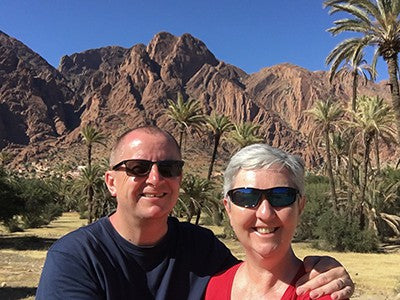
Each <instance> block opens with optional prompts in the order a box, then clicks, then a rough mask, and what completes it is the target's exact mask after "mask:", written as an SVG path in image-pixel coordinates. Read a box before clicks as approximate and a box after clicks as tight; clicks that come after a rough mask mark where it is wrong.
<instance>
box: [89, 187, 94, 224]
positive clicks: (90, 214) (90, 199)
mask: <svg viewBox="0 0 400 300" xmlns="http://www.w3.org/2000/svg"><path fill="white" fill-rule="evenodd" d="M93 195H94V191H93V187H92V186H91V185H90V186H89V187H88V220H89V224H91V223H92V222H93Z"/></svg>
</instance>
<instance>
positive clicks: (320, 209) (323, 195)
mask: <svg viewBox="0 0 400 300" xmlns="http://www.w3.org/2000/svg"><path fill="white" fill-rule="evenodd" d="M305 194H306V198H307V202H306V207H305V209H304V211H303V214H302V216H301V221H300V223H299V225H298V227H297V230H296V235H295V240H307V239H316V238H317V237H318V235H317V232H316V226H317V224H318V223H319V221H320V219H321V216H322V215H323V214H324V213H325V212H326V211H328V210H330V205H329V181H328V179H327V178H326V177H323V176H317V175H313V174H310V175H307V177H306V185H305Z"/></svg>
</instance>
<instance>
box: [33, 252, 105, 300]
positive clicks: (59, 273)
mask: <svg viewBox="0 0 400 300" xmlns="http://www.w3.org/2000/svg"><path fill="white" fill-rule="evenodd" d="M36 299H37V300H40V299H60V300H61V299H99V293H98V292H96V286H95V284H94V282H93V280H92V279H91V278H90V276H89V274H88V273H87V270H86V268H85V267H83V266H82V264H81V262H80V260H79V259H77V258H74V257H73V256H71V255H69V254H67V253H62V252H58V251H51V250H50V251H49V252H48V253H47V258H46V261H45V264H44V267H43V271H42V274H41V277H40V282H39V286H38V289H37V292H36Z"/></svg>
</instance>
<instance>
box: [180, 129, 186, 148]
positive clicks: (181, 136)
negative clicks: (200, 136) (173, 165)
mask: <svg viewBox="0 0 400 300" xmlns="http://www.w3.org/2000/svg"><path fill="white" fill-rule="evenodd" d="M184 133H185V131H184V130H181V131H180V132H179V148H181V149H182V140H183V134H184Z"/></svg>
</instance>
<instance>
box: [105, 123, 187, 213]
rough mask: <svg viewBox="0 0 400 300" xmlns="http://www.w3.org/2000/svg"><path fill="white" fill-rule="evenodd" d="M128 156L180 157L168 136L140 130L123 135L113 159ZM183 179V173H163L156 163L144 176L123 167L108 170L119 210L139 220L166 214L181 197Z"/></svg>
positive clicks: (147, 158)
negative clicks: (176, 174) (181, 174)
mask: <svg viewBox="0 0 400 300" xmlns="http://www.w3.org/2000/svg"><path fill="white" fill-rule="evenodd" d="M126 159H143V160H150V161H162V160H180V159H181V157H180V154H179V152H178V149H177V148H176V145H175V144H174V143H173V142H172V141H171V140H170V139H168V138H167V137H166V136H164V135H162V134H160V133H156V134H152V133H148V132H145V131H143V130H137V131H133V132H131V133H130V134H128V135H127V136H125V137H124V139H123V140H122V141H121V143H120V146H119V148H118V149H117V151H116V155H114V160H115V161H113V162H111V163H112V164H113V165H115V164H117V163H119V162H120V161H122V160H126ZM181 180H182V176H177V177H163V176H162V175H161V174H160V173H159V171H158V167H157V165H156V164H153V165H152V167H151V170H150V173H149V174H148V175H146V176H143V177H137V176H128V175H127V174H126V172H125V170H124V168H121V169H119V170H115V171H107V173H106V183H107V186H108V189H109V190H110V192H111V194H112V196H115V197H116V198H117V211H119V213H120V214H123V215H129V217H134V218H136V219H138V220H139V219H159V218H167V216H168V215H169V213H170V212H171V211H172V209H173V207H174V205H175V204H176V202H177V200H178V196H179V187H180V183H181Z"/></svg>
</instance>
